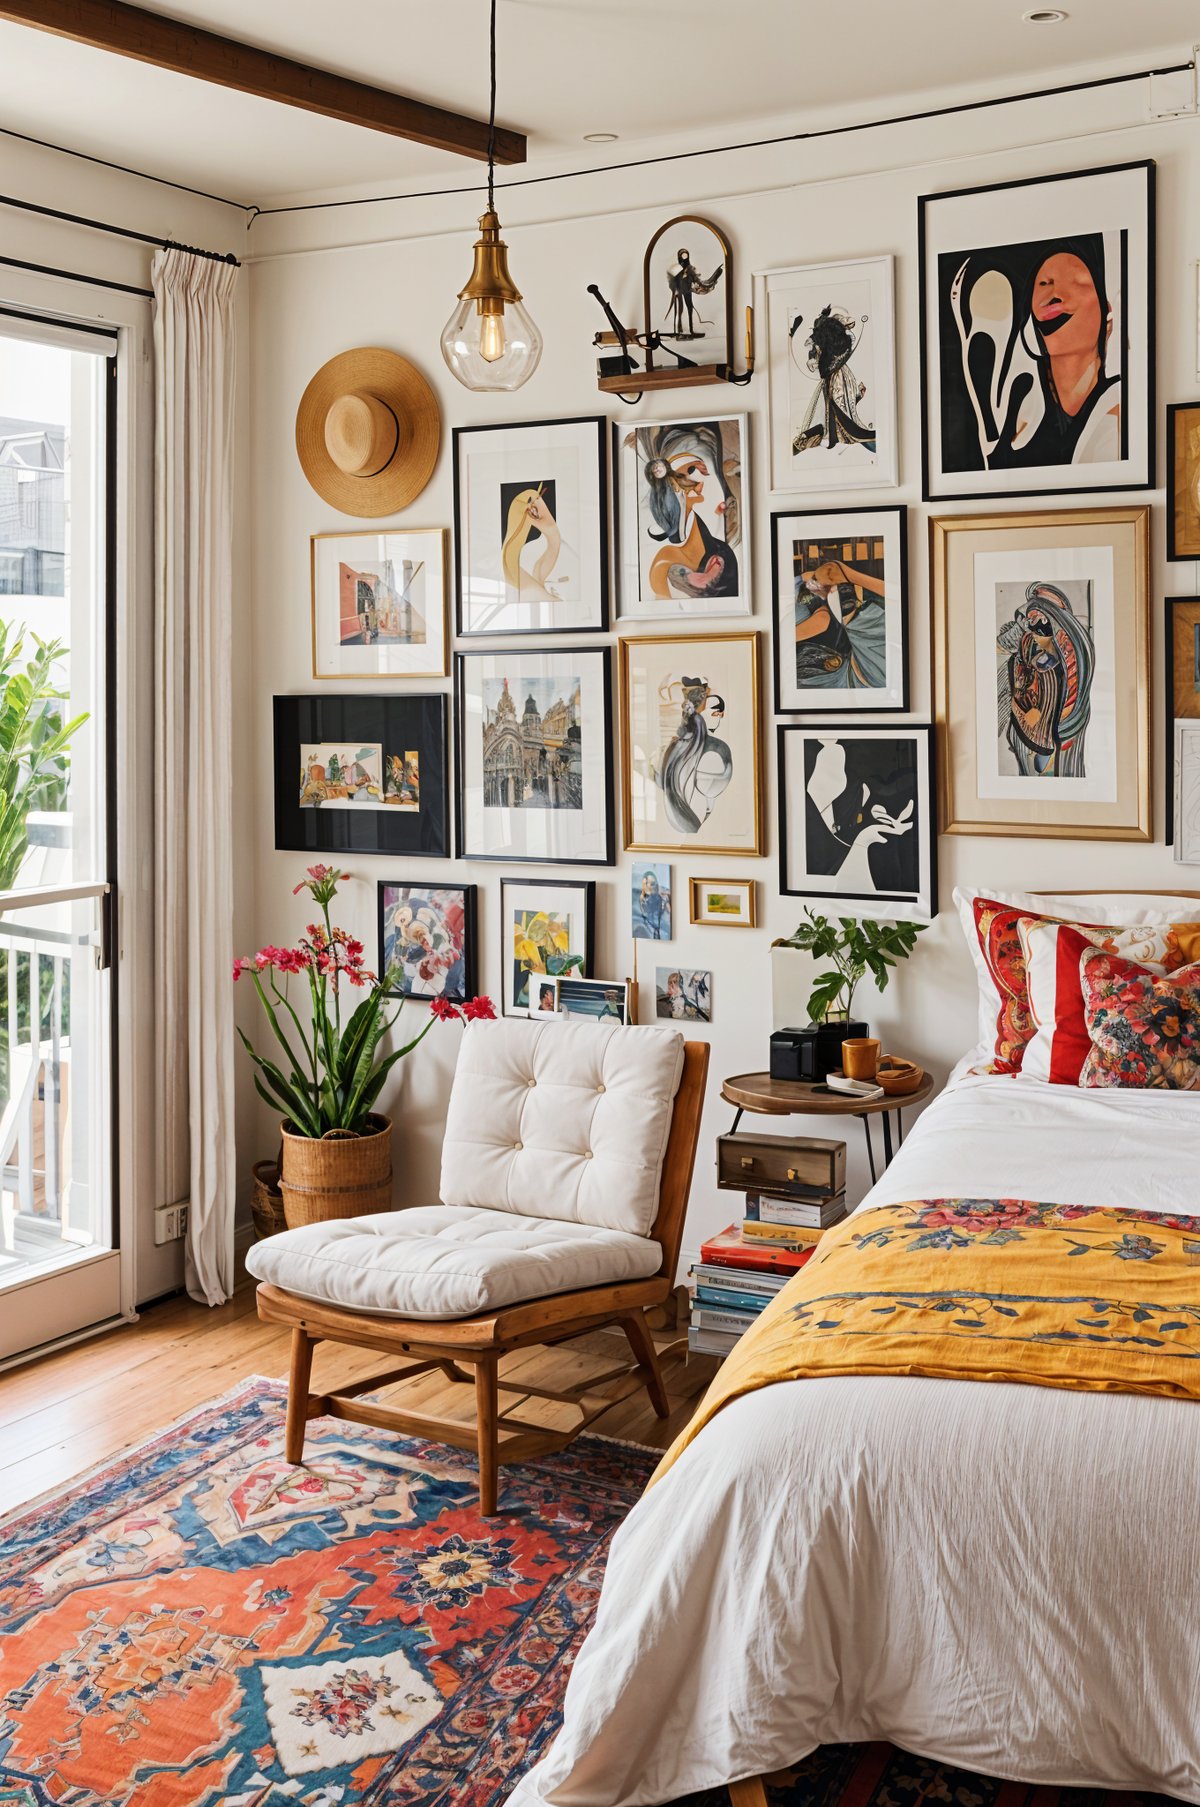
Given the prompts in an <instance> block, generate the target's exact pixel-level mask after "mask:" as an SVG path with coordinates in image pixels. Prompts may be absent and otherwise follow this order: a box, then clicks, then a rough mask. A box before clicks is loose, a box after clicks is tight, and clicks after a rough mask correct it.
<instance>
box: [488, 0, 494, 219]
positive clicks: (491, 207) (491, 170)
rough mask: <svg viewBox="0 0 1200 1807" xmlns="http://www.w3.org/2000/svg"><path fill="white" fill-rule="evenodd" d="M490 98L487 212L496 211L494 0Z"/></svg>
mask: <svg viewBox="0 0 1200 1807" xmlns="http://www.w3.org/2000/svg"><path fill="white" fill-rule="evenodd" d="M490 81H491V98H490V100H489V102H488V152H487V157H488V212H489V213H494V212H495V211H496V0H492V28H491V67H490Z"/></svg>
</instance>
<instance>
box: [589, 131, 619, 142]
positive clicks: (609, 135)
mask: <svg viewBox="0 0 1200 1807" xmlns="http://www.w3.org/2000/svg"><path fill="white" fill-rule="evenodd" d="M620 135H621V134H620V133H619V132H585V133H584V134H583V142H584V143H585V144H615V143H616V142H617V139H618V138H619V137H620Z"/></svg>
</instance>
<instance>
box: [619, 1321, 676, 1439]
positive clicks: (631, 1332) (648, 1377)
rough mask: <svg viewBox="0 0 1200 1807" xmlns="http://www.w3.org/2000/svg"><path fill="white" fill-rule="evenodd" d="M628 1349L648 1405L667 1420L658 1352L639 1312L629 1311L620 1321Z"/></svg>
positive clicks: (666, 1406)
mask: <svg viewBox="0 0 1200 1807" xmlns="http://www.w3.org/2000/svg"><path fill="white" fill-rule="evenodd" d="M621 1324H622V1327H623V1329H624V1331H625V1335H626V1337H627V1338H628V1340H629V1347H630V1348H631V1349H632V1351H633V1357H634V1360H635V1361H636V1362H637V1365H638V1367H639V1368H640V1369H641V1371H642V1376H643V1378H644V1380H645V1382H646V1391H647V1392H648V1393H649V1395H650V1404H651V1405H652V1406H653V1407H654V1410H655V1412H656V1413H657V1415H658V1416H659V1417H660V1418H669V1417H670V1415H671V1402H670V1400H669V1399H668V1398H667V1389H666V1387H665V1385H664V1384H663V1377H662V1369H661V1368H660V1367H659V1365H658V1351H657V1350H656V1349H655V1347H654V1338H653V1337H652V1336H651V1335H650V1330H649V1326H648V1325H647V1323H646V1320H645V1318H644V1317H643V1316H642V1314H641V1312H640V1311H631V1312H629V1313H628V1314H627V1316H625V1317H623V1318H622V1319H621Z"/></svg>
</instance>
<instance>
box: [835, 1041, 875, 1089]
mask: <svg viewBox="0 0 1200 1807" xmlns="http://www.w3.org/2000/svg"><path fill="white" fill-rule="evenodd" d="M878 1069H879V1043H878V1041H876V1039H875V1037H874V1036H873V1035H852V1036H851V1037H850V1039H849V1040H848V1041H844V1042H843V1043H842V1072H843V1073H844V1074H845V1075H846V1078H847V1079H874V1077H875V1075H876V1072H877V1071H878Z"/></svg>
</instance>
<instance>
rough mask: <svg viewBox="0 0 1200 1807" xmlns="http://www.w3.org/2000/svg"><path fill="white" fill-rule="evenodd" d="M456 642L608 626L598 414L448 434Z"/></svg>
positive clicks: (603, 452)
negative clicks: (451, 449)
mask: <svg viewBox="0 0 1200 1807" xmlns="http://www.w3.org/2000/svg"><path fill="white" fill-rule="evenodd" d="M453 437H454V569H455V579H454V581H455V596H456V601H457V621H458V633H459V637H460V638H464V639H465V638H470V637H471V636H473V635H476V634H587V633H593V634H599V633H603V632H605V630H606V629H607V627H608V560H609V550H608V452H607V447H606V443H605V437H606V436H605V422H604V420H603V419H601V418H600V416H598V415H585V416H583V417H581V418H578V419H574V420H531V421H522V422H520V423H519V424H513V425H507V426H506V425H496V426H487V427H455V429H454V435H453Z"/></svg>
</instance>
